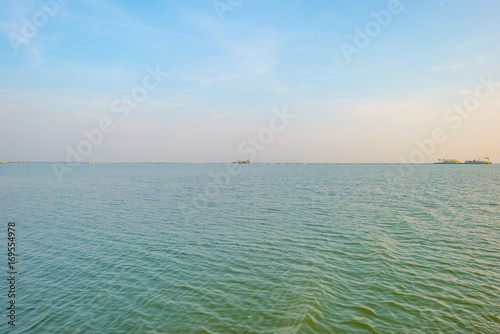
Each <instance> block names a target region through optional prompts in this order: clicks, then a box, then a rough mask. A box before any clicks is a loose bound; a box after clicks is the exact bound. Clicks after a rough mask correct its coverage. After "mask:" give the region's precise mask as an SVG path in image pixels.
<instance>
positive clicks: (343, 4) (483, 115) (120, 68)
mask: <svg viewBox="0 0 500 334" xmlns="http://www.w3.org/2000/svg"><path fill="white" fill-rule="evenodd" d="M61 2H67V3H65V4H60V3H58V2H57V1H56V0H54V1H52V2H50V1H14V0H5V1H3V4H2V9H1V10H0V36H1V38H0V51H1V52H0V161H17V160H20V159H21V158H22V157H24V159H25V160H27V161H64V160H65V159H66V156H67V147H68V146H70V147H76V146H77V145H78V143H80V142H81V141H82V140H85V137H84V136H83V135H82V131H83V130H87V131H90V130H92V129H95V128H97V127H98V125H99V122H100V120H101V119H103V118H106V117H109V118H111V119H112V120H113V122H114V125H115V128H114V130H113V132H112V133H110V134H106V135H104V137H103V140H102V142H101V143H99V145H95V147H93V150H92V153H91V154H90V155H89V156H87V157H85V159H84V160H90V161H151V160H152V159H153V157H155V159H156V161H173V162H203V161H217V162H226V161H230V160H232V159H236V158H244V157H243V156H241V154H240V152H239V151H238V149H237V148H238V146H239V145H240V144H241V143H242V142H243V141H245V140H246V139H247V138H248V136H251V135H255V134H257V133H259V131H260V130H261V129H263V128H265V127H268V126H269V121H270V119H272V117H273V115H274V114H273V109H282V108H286V109H287V110H289V112H290V113H293V114H294V115H295V116H296V117H295V118H294V119H293V121H292V122H291V123H290V124H289V125H287V127H286V129H285V130H284V131H282V132H280V133H276V134H275V136H274V139H273V140H272V141H271V142H270V143H268V144H266V147H265V149H263V150H262V151H259V152H258V154H257V156H256V157H255V158H254V161H270V162H273V161H288V162H294V161H297V162H299V161H301V162H398V161H400V160H401V157H405V158H408V157H409V156H410V155H411V154H412V152H413V151H414V150H416V149H418V146H417V145H416V143H415V141H423V140H426V139H428V138H431V133H432V131H433V129H435V128H442V129H444V131H445V133H446V136H447V139H446V140H445V141H444V142H442V143H437V144H436V145H435V147H434V149H433V150H432V152H430V153H429V154H426V155H425V161H427V162H432V161H434V160H436V159H437V158H438V157H442V156H446V155H447V154H448V153H449V154H451V155H452V156H454V157H456V158H457V159H465V158H476V157H483V156H490V157H491V158H492V159H493V161H494V162H495V160H496V161H498V162H500V146H499V143H500V132H499V131H498V127H499V125H500V85H499V86H498V88H497V90H495V91H494V92H493V93H492V94H491V96H488V98H486V99H483V100H481V101H480V103H479V105H478V107H477V108H476V109H475V110H474V111H473V112H471V116H470V117H468V118H464V119H463V122H461V124H460V126H459V127H458V128H457V129H454V128H452V126H451V125H452V124H451V123H449V122H446V121H444V120H443V114H444V113H445V111H446V110H447V109H449V108H451V107H452V106H453V105H454V104H461V103H463V102H464V100H465V99H467V97H471V96H474V89H475V88H476V87H477V86H478V85H480V84H481V82H480V79H479V78H488V77H489V76H490V77H492V78H493V79H492V80H493V81H497V82H500V62H498V59H499V56H500V23H499V20H498V13H500V3H499V2H498V1H493V0H491V1H470V0H469V1H465V0H459V1H446V0H443V1H439V0H436V1H430V0H429V1H400V4H401V6H402V10H401V12H399V13H397V14H391V18H390V21H389V23H388V24H387V25H386V26H380V30H379V31H378V32H377V33H376V34H374V36H373V37H371V38H370V43H369V45H367V46H366V47H363V48H358V49H359V53H357V54H353V55H352V57H351V58H350V61H347V60H346V58H345V57H344V54H343V53H342V51H341V45H342V43H347V44H349V45H355V44H354V37H355V34H356V30H355V29H356V27H357V28H359V29H361V30H364V29H365V28H366V26H367V24H369V23H370V22H372V21H374V18H373V16H372V14H371V12H372V11H375V12H377V13H378V12H380V11H381V10H387V8H388V3H389V1H356V2H354V1H349V2H347V1H324V0H323V1H322V0H309V1H299V0H295V1H292V0H289V1H264V0H262V1H250V0H242V1H236V0H233V1H230V0H225V1H201V0H199V1H148V2H145V3H141V2H138V1H97V0H90V1H79V0H69V1H68V0H66V1H61ZM50 3H51V4H52V7H50ZM54 4H55V5H54ZM231 4H232V5H231ZM54 6H55V7H54ZM221 6H222V7H221ZM224 6H226V7H224ZM51 8H52V9H53V15H48V14H43V13H47V11H49V12H50V10H51ZM54 8H55V11H54ZM217 8H226V9H227V8H231V10H226V11H225V12H223V13H222V15H221V12H220V10H219V12H218V11H217ZM40 13H42V14H40ZM44 15H45V17H46V18H47V19H46V20H45V21H44V20H43V16H44ZM37 19H39V20H41V21H37ZM26 22H28V23H26ZM35 23H37V24H38V25H39V27H38V28H37V31H36V33H35V34H32V36H28V37H29V38H26V25H27V24H28V25H29V24H35ZM23 28H24V32H23ZM23 34H24V35H23ZM23 36H24V37H23ZM23 38H24V39H23ZM20 40H22V42H19V41H20ZM16 41H17V44H16ZM147 67H149V68H152V69H155V68H160V69H161V71H162V72H165V73H168V76H167V77H165V78H164V80H163V81H162V82H161V83H160V84H159V85H158V87H157V88H155V89H153V90H150V91H148V93H147V98H145V99H144V100H143V101H141V102H140V103H138V105H137V106H136V107H134V108H133V110H131V111H132V112H131V114H130V115H129V116H128V117H126V119H123V120H122V119H119V117H117V115H116V114H115V113H114V112H113V110H112V108H111V107H110V106H111V104H112V102H113V101H115V100H117V99H120V98H121V96H122V95H123V94H127V93H130V92H131V90H133V89H134V88H135V87H138V85H141V83H142V82H143V79H144V77H145V76H146V75H147V74H148V72H147V70H146V68H147Z"/></svg>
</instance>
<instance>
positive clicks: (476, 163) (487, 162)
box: [465, 157, 491, 165]
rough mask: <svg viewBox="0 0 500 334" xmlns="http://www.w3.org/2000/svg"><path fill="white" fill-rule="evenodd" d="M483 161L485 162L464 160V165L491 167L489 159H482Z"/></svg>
mask: <svg viewBox="0 0 500 334" xmlns="http://www.w3.org/2000/svg"><path fill="white" fill-rule="evenodd" d="M484 159H486V160H481V159H477V160H476V159H474V160H465V163H466V164H469V165H491V161H490V158H488V157H484Z"/></svg>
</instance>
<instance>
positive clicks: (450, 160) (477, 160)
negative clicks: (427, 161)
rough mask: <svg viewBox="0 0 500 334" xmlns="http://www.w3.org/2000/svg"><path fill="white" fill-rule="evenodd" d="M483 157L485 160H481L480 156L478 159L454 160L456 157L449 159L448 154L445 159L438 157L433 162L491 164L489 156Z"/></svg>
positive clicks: (440, 163) (439, 163)
mask: <svg viewBox="0 0 500 334" xmlns="http://www.w3.org/2000/svg"><path fill="white" fill-rule="evenodd" d="M483 159H486V160H481V158H479V159H473V160H465V162H461V161H459V160H456V159H450V156H449V155H448V157H447V158H446V159H438V162H435V163H434V164H438V165H442V164H445V165H450V164H451V165H456V164H467V165H491V161H490V158H489V157H484V158H483Z"/></svg>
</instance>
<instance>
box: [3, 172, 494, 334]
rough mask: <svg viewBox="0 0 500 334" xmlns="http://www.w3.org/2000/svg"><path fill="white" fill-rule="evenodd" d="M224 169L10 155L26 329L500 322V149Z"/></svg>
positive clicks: (390, 329) (459, 328)
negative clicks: (460, 160) (489, 158)
mask: <svg viewBox="0 0 500 334" xmlns="http://www.w3.org/2000/svg"><path fill="white" fill-rule="evenodd" d="M225 169H226V166H225V165H223V164H200V165H190V164H155V165H153V164H112V165H110V164H106V165H97V164H96V165H81V166H78V167H76V168H74V170H73V171H72V172H71V173H70V174H68V175H66V176H65V178H64V179H63V181H62V182H59V181H58V180H57V178H56V177H55V174H54V172H53V170H52V167H51V165H50V164H28V165H1V166H0V189H1V193H0V218H1V222H2V224H3V226H4V227H2V231H4V232H2V240H4V241H3V243H4V244H3V245H2V246H1V247H2V248H3V249H4V250H5V247H6V226H7V222H8V221H12V220H14V221H15V222H16V230H17V235H16V237H17V241H18V247H17V253H18V254H17V258H18V264H17V269H18V281H17V292H18V294H17V297H16V305H17V318H16V324H17V326H16V328H15V332H19V333H372V332H376V333H410V332H411V333H439V332H442V333H499V332H500V297H499V296H500V269H499V264H500V165H490V166H479V165H476V166H474V165H473V166H466V165H459V166H451V165H450V166H444V165H411V166H408V165H407V166H405V165H336V164H335V165H327V164H324V165H311V164H308V165H301V164H297V165H269V164H250V165H244V166H238V170H239V171H241V172H240V174H238V175H235V176H232V177H231V178H230V179H223V178H222V177H220V178H219V183H216V180H215V179H214V178H213V177H212V176H213V175H217V173H219V174H218V175H219V176H220V175H221V174H220V172H221V171H224V170H225ZM3 253H4V254H5V251H4V252H3ZM2 261H3V263H4V265H2V275H4V276H2V278H3V279H2V281H4V277H5V272H6V259H5V255H4V260H2ZM2 289H3V290H4V291H0V295H1V296H2V299H1V302H2V309H4V310H5V308H6V307H7V302H8V301H7V298H6V297H5V296H6V291H5V289H6V288H5V285H2ZM4 314H6V311H4ZM2 319H3V320H2V322H1V323H0V332H6V331H7V330H10V328H9V326H7V323H6V322H7V321H6V317H5V315H2Z"/></svg>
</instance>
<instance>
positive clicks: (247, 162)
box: [231, 158, 250, 165]
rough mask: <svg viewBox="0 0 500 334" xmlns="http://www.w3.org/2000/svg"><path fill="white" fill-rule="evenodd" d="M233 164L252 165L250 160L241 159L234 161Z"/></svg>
mask: <svg viewBox="0 0 500 334" xmlns="http://www.w3.org/2000/svg"><path fill="white" fill-rule="evenodd" d="M231 163H232V164H239V165H248V164H249V163H250V158H248V159H241V160H233V161H232V162H231Z"/></svg>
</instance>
